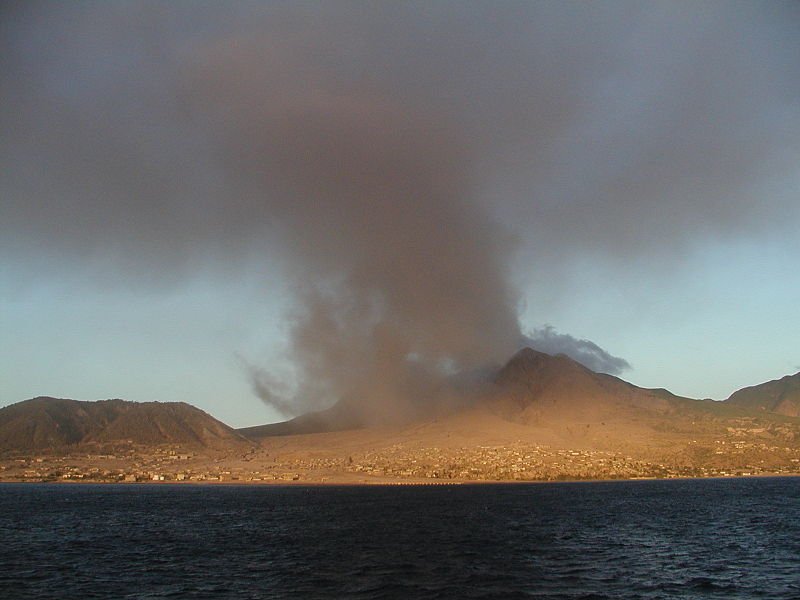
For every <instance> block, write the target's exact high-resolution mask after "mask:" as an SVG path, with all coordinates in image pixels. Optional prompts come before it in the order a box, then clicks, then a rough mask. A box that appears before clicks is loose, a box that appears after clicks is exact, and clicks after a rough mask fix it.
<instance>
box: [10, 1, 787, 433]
mask: <svg viewBox="0 0 800 600" xmlns="http://www.w3.org/2000/svg"><path fill="white" fill-rule="evenodd" d="M797 17H798V15H797V9H796V6H793V5H791V4H782V3H769V4H748V3H742V4H738V3H723V2H708V3H703V5H702V6H699V5H692V4H683V3H671V2H670V3H660V2H653V3H646V4H641V3H627V2H615V3H607V4H603V5H599V4H598V5H596V4H583V3H549V2H541V3H530V2H522V3H514V2H508V3H503V4H502V5H500V6H495V5H492V6H490V5H487V4H485V3H477V2H476V3H457V4H450V3H447V2H443V3H435V4H431V3H426V2H420V3H402V4H395V3H370V4H366V5H365V4H350V3H329V4H328V3H325V4H303V3H297V4H294V3H293V4H260V3H258V4H248V3H236V4H226V5H225V6H220V5H218V4H216V3H191V4H184V3H180V2H174V3H169V4H165V3H160V2H137V3H124V2H123V3H108V4H106V3H103V4H91V5H89V4H84V3H74V4H73V3H67V4H50V3H47V4H44V3H43V4H39V3H27V2H22V3H7V4H5V5H4V7H3V18H2V19H0V55H2V56H3V61H2V63H1V64H0V89H2V90H3V92H2V93H3V102H2V107H0V164H1V165H2V173H3V177H2V181H0V193H1V194H2V197H3V203H2V205H0V253H1V254H2V255H3V256H4V257H9V258H8V266H7V268H8V272H10V273H12V274H13V276H14V278H15V281H22V282H24V281H25V280H26V277H28V276H29V274H34V275H30V276H31V277H34V278H42V277H49V278H52V279H53V280H58V279H59V278H62V279H63V278H65V277H67V278H70V277H71V278H72V279H73V280H75V281H79V282H81V285H84V284H85V285H96V286H98V287H101V288H102V287H103V286H120V287H123V288H125V289H132V290H138V289H145V290H149V291H151V292H158V291H160V290H164V289H170V288H173V287H176V286H181V285H184V284H185V282H186V281H188V280H191V279H192V278H198V277H200V278H206V279H209V280H211V281H214V282H216V283H218V284H219V285H221V286H224V285H228V284H230V282H231V281H236V278H237V277H238V276H240V275H241V274H242V273H245V272H252V271H256V272H258V273H260V274H263V276H264V278H265V279H266V278H268V277H276V278H277V277H278V276H280V274H279V273H276V270H277V269H276V268H275V267H274V266H273V265H275V264H276V263H277V264H280V272H281V273H282V274H283V275H282V280H285V281H288V287H289V290H290V293H291V306H292V308H291V311H290V314H289V315H287V319H288V323H289V330H290V335H289V340H290V341H289V347H288V348H287V357H288V358H289V359H290V361H291V363H292V365H293V368H294V376H293V377H290V378H289V379H288V380H287V379H285V378H282V377H279V376H278V374H277V373H276V372H275V371H274V370H273V369H271V368H270V365H253V366H252V367H251V368H250V369H249V371H250V376H251V379H252V381H253V386H254V389H255V390H256V392H257V393H258V394H259V395H260V396H261V397H262V398H263V399H264V400H265V401H266V402H268V403H270V404H271V405H274V406H276V407H277V408H278V409H279V410H281V411H282V412H284V413H286V414H293V413H294V414H297V413H300V412H304V411H305V410H309V409H312V408H318V407H324V406H327V405H329V404H331V403H333V402H336V401H343V402H347V403H351V404H353V405H358V406H360V407H361V408H362V409H363V410H364V411H365V413H367V414H366V419H367V420H370V419H371V420H375V421H381V420H385V419H388V418H393V417H394V416H398V415H400V416H402V415H406V414H413V413H414V412H415V411H417V410H418V409H420V407H421V406H424V405H426V404H427V403H430V402H433V403H436V402H438V401H443V402H444V401H447V399H448V398H449V396H450V394H451V392H450V390H449V389H448V386H447V384H446V383H445V380H446V377H445V376H446V375H449V374H452V373H454V372H456V371H459V370H470V369H474V368H479V367H480V366H481V365H484V364H496V363H499V362H502V361H503V360H505V359H506V358H507V357H508V356H509V355H510V354H511V352H513V350H514V349H515V348H516V346H517V344H518V341H519V339H520V329H519V325H518V322H517V306H518V303H519V299H520V293H519V290H520V288H521V286H522V285H532V286H534V287H537V286H538V287H539V288H545V287H547V288H552V289H553V290H554V293H555V294H556V295H557V294H558V293H559V291H562V290H564V289H566V286H565V285H564V279H563V278H564V277H565V276H564V275H562V274H563V273H566V272H568V271H569V267H570V265H573V264H582V262H584V261H590V260H591V261H599V262H605V263H609V264H617V265H619V266H620V268H622V266H623V265H624V267H625V269H626V270H627V271H630V270H634V271H636V272H641V273H642V276H643V277H649V276H650V273H652V272H656V273H658V272H660V270H661V269H663V268H666V267H668V266H670V265H675V264H680V261H681V259H682V258H684V257H685V256H686V255H687V253H689V252H691V248H693V247H694V246H696V245H698V244H699V243H701V242H703V241H705V240H708V239H725V238H735V239H741V238H744V237H754V239H758V236H762V235H766V233H765V232H770V233H771V234H774V232H775V231H776V230H777V229H780V227H787V228H789V225H790V224H791V223H793V222H796V220H797V217H798V213H799V212H800V211H798V203H797V202H796V198H795V197H794V196H792V195H791V194H788V193H784V192H785V191H786V190H790V189H792V184H793V182H795V181H796V179H794V178H795V177H796V175H795V166H796V163H797V159H798V157H800V147H799V146H800V144H798V139H800V135H798V134H800V125H798V123H800V119H798V109H797V104H796V102H794V99H795V98H796V97H797V94H798V92H800V89H799V88H798V86H799V85H800V84H798V82H799V81H800V78H797V77H796V56H797V55H798V53H800V48H798V39H800V36H797V35H796V33H797V31H796V26H797V22H798V19H797ZM576 40H577V42H576ZM754 198H758V201H757V202H756V201H754ZM776 228H777V229H776ZM789 229H790V228H789ZM515 257H517V258H518V260H515ZM253 265H257V266H255V267H254V266H253ZM262 265H270V266H269V267H263V266H262ZM64 273H69V275H64ZM266 287H267V288H269V286H266ZM268 292H269V290H268ZM540 333H541V332H540ZM564 335H565V334H556V333H555V332H554V331H549V330H547V329H545V330H544V334H540V335H538V337H537V335H534V342H535V343H536V344H544V345H550V346H552V347H556V346H557V347H560V348H568V349H572V350H574V352H576V353H577V355H579V356H582V357H583V360H587V361H590V362H591V361H599V362H596V363H593V364H597V365H601V366H603V369H601V370H609V369H610V370H611V372H613V370H614V369H617V370H619V369H622V368H624V367H625V364H624V361H622V359H617V358H615V357H612V356H610V355H607V353H604V352H603V351H601V350H599V349H597V348H594V347H593V346H592V345H591V343H590V342H586V341H584V340H574V339H573V338H570V337H569V336H566V337H564ZM539 347H540V348H541V347H542V346H541V345H540V346H539ZM593 368H594V367H593Z"/></svg>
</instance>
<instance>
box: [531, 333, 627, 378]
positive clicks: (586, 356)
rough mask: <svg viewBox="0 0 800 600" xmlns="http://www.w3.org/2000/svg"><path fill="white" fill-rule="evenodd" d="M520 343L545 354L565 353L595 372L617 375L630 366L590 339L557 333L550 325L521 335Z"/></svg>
mask: <svg viewBox="0 0 800 600" xmlns="http://www.w3.org/2000/svg"><path fill="white" fill-rule="evenodd" d="M521 345H522V346H529V347H531V348H533V349H534V350H538V351H539V352H546V353H547V354H566V355H567V356H569V357H570V358H571V359H573V360H575V361H577V362H579V363H581V364H582V365H583V366H584V367H588V368H589V369H591V370H592V371H595V372H596V373H609V374H611V375H619V374H620V373H622V372H624V371H627V370H628V369H630V368H631V365H630V363H629V362H628V361H627V360H625V359H624V358H620V357H619V356H614V355H613V354H610V353H609V352H608V351H607V350H604V349H603V348H601V347H600V346H598V345H597V344H595V343H594V342H592V341H591V340H585V339H578V338H576V337H573V336H571V335H569V334H568V333H558V331H556V329H555V327H553V326H552V325H545V326H544V327H542V328H540V329H535V330H534V331H533V332H532V333H529V334H528V335H524V336H522V344H521Z"/></svg>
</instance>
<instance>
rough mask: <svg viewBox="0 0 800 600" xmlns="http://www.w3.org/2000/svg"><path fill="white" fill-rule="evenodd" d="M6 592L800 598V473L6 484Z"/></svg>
mask: <svg viewBox="0 0 800 600" xmlns="http://www.w3.org/2000/svg"><path fill="white" fill-rule="evenodd" d="M0 597H2V598H19V599H25V598H59V599H61V598H131V599H155V598H214V599H219V598H252V599H256V598H342V597H347V598H362V599H371V598H598V599H599V598H620V597H625V598H758V597H763V598H800V478H795V479H793V478H763V479H761V478H760V479H726V480H685V481H633V482H603V483H557V484H532V485H474V486H473V485H469V486H441V487H384V486H375V487H296V486H291V487H273V486H192V485H58V484H56V485H48V484H4V485H0Z"/></svg>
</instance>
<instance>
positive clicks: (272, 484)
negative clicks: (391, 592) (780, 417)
mask: <svg viewBox="0 0 800 600" xmlns="http://www.w3.org/2000/svg"><path fill="white" fill-rule="evenodd" d="M794 477H800V473H759V474H756V475H724V476H720V475H714V476H709V477H693V476H692V477H631V478H609V479H559V480H543V479H532V480H517V481H508V480H502V479H497V480H480V481H477V480H448V481H402V480H397V481H74V480H53V481H26V480H18V481H11V480H5V481H0V488H2V486H4V485H31V486H36V485H59V486H61V485H63V486H80V485H85V486H112V485H113V486H125V487H128V486H130V487H134V486H148V487H159V486H162V487H163V486H166V487H183V486H192V487H309V488H312V487H446V486H488V485H503V486H517V485H548V484H564V483H570V484H573V483H586V484H591V483H615V482H619V483H622V482H625V483H633V482H640V481H641V482H646V481H707V480H718V481H719V480H730V479H779V478H794Z"/></svg>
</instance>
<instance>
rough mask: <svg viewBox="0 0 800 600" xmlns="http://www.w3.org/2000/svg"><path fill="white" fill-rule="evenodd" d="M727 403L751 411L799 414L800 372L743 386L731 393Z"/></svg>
mask: <svg viewBox="0 0 800 600" xmlns="http://www.w3.org/2000/svg"><path fill="white" fill-rule="evenodd" d="M725 402H726V403H727V404H730V405H733V406H738V407H742V408H745V409H748V410H751V411H763V412H770V413H776V414H779V415H786V416H787V417H798V416H800V373H795V374H794V375H787V376H785V377H782V378H780V379H775V380H773V381H767V382H766V383H762V384H760V385H754V386H751V387H746V388H743V389H741V390H739V391H737V392H734V393H733V394H731V396H730V398H728V399H727V400H726V401H725Z"/></svg>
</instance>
